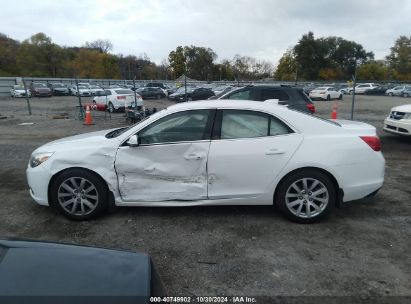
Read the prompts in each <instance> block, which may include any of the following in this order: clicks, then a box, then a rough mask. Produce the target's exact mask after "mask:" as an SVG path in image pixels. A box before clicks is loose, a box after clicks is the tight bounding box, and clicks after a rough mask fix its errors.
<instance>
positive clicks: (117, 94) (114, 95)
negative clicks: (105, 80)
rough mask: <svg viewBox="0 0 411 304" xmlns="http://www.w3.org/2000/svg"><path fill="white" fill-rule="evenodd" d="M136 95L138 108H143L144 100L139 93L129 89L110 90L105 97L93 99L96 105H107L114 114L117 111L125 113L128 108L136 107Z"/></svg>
mask: <svg viewBox="0 0 411 304" xmlns="http://www.w3.org/2000/svg"><path fill="white" fill-rule="evenodd" d="M134 94H136V100H137V107H142V106H143V99H142V98H141V96H140V95H139V94H137V93H134V92H133V91H132V90H128V89H121V88H120V89H108V90H105V94H104V95H99V96H96V97H94V98H93V103H94V104H105V105H107V107H108V110H109V111H110V112H111V113H113V112H115V111H120V110H121V111H124V110H125V109H126V108H127V107H130V106H132V105H134V103H135V100H134Z"/></svg>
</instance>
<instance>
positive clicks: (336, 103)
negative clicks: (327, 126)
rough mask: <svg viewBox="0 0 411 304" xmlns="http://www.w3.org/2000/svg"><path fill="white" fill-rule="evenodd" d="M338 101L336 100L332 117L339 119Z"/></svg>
mask: <svg viewBox="0 0 411 304" xmlns="http://www.w3.org/2000/svg"><path fill="white" fill-rule="evenodd" d="M337 110H338V102H337V101H334V104H333V111H332V112H331V119H337Z"/></svg>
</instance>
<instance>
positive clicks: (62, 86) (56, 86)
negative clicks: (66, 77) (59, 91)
mask: <svg viewBox="0 0 411 304" xmlns="http://www.w3.org/2000/svg"><path fill="white" fill-rule="evenodd" d="M52 86H53V87H55V88H65V85H64V84H62V83H53V84H52Z"/></svg>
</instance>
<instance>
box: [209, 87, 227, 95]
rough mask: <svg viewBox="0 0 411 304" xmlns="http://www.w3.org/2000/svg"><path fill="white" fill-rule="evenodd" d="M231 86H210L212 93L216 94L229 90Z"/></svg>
mask: <svg viewBox="0 0 411 304" xmlns="http://www.w3.org/2000/svg"><path fill="white" fill-rule="evenodd" d="M231 88H232V86H230V85H219V86H216V87H214V88H212V90H213V92H214V95H218V94H223V93H226V92H228V91H230V90H231Z"/></svg>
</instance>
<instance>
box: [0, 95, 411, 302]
mask: <svg viewBox="0 0 411 304" xmlns="http://www.w3.org/2000/svg"><path fill="white" fill-rule="evenodd" d="M350 101H351V96H345V97H344V100H343V101H342V102H340V105H339V118H348V117H349V113H350V107H351V102H350ZM406 103H411V99H404V98H396V97H392V98H390V97H379V96H378V97H371V96H357V98H356V108H355V119H356V120H360V121H364V122H367V123H370V124H372V125H374V126H376V127H377V128H378V132H379V135H380V136H381V139H382V144H383V152H384V155H385V158H386V161H387V167H386V182H385V184H384V187H383V188H382V189H381V191H380V192H379V193H378V194H377V196H376V197H374V198H373V199H371V200H370V199H364V200H360V201H356V202H352V203H349V204H346V205H345V206H344V207H342V208H340V209H335V210H334V212H333V213H332V214H331V215H330V216H329V217H328V219H327V220H325V221H322V222H320V223H318V224H313V225H298V224H294V223H291V222H288V221H287V220H285V219H283V218H282V217H281V215H280V214H278V213H277V212H276V211H275V210H273V208H271V207H260V206H255V207H247V206H246V207H195V208H118V210H116V211H115V212H114V213H112V214H109V215H107V216H104V217H102V218H100V219H97V220H94V221H89V222H72V221H69V220H67V219H65V218H63V217H62V216H60V215H58V214H56V213H55V212H54V211H53V210H51V209H50V208H47V207H41V206H39V205H36V204H35V203H34V201H32V199H31V198H30V195H29V193H28V189H27V188H28V187H27V183H26V179H25V168H26V166H27V162H28V159H29V156H30V154H31V152H32V151H33V150H34V149H35V148H36V147H38V146H39V145H42V144H44V143H46V142H48V141H51V140H54V139H57V138H61V137H65V136H69V135H74V134H78V133H84V132H88V131H93V130H100V129H106V128H111V127H116V126H121V125H124V124H125V119H124V117H123V114H121V113H117V114H113V117H112V119H111V120H109V119H104V114H103V113H101V112H100V113H94V116H93V118H94V121H95V125H94V126H84V125H83V124H82V123H81V122H80V121H78V120H75V119H74V113H75V110H74V107H75V106H76V105H77V99H76V98H75V97H53V98H41V99H40V98H32V99H31V105H32V110H33V115H32V116H29V115H28V114H27V107H26V101H25V99H11V98H2V99H0V115H1V116H0V118H2V117H4V116H7V118H6V119H0V134H1V135H0V155H1V158H0V196H1V197H3V199H2V200H1V208H0V237H22V238H32V239H41V240H51V241H61V242H67V243H76V244H87V245H95V246H102V247H110V248H118V249H126V250H131V251H141V252H147V253H148V254H150V255H151V256H152V258H153V260H154V263H155V264H156V265H157V267H158V269H159V272H160V275H161V277H162V278H163V281H164V284H165V286H166V288H167V289H168V290H169V292H170V295H248V296H269V295H276V296H278V295H281V296H354V297H355V298H357V297H358V298H359V299H362V300H366V299H370V298H373V297H380V296H389V297H386V298H385V299H386V300H387V301H391V300H394V299H397V300H398V298H396V297H393V296H411V259H410V249H411V238H410V235H411V218H410V214H411V203H410V196H411V188H410V181H411V170H410V168H411V138H400V137H397V136H394V135H389V134H385V133H382V131H381V127H382V122H383V119H384V118H385V116H386V115H387V114H388V113H389V110H390V108H391V107H393V106H395V105H400V104H406ZM168 104H170V102H169V101H167V100H159V101H147V102H146V106H148V107H157V108H162V107H165V106H167V105H168ZM315 104H316V107H317V110H318V114H319V115H321V116H324V117H327V118H328V117H329V116H330V112H331V109H332V103H330V102H322V101H317V102H315ZM62 113H67V114H68V116H69V119H53V118H52V117H53V116H55V115H59V114H62ZM25 122H33V123H34V124H33V125H19V124H21V123H25ZM319 149H320V147H319ZM353 174H355V172H353Z"/></svg>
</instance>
